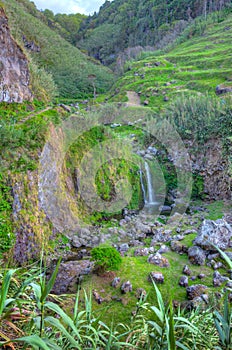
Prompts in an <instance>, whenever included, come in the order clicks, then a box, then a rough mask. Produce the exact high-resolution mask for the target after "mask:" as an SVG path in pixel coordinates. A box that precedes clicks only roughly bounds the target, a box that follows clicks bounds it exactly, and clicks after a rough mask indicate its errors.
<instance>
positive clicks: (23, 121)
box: [18, 107, 52, 124]
mask: <svg viewBox="0 0 232 350" xmlns="http://www.w3.org/2000/svg"><path fill="white" fill-rule="evenodd" d="M49 109H52V107H47V108H44V109H42V110H41V111H38V112H36V113H31V114H29V115H28V116H26V117H25V118H23V119H22V120H20V121H19V122H18V124H23V123H25V122H26V121H27V120H29V119H31V118H33V117H35V116H36V115H39V114H42V113H44V112H46V111H48V110H49Z"/></svg>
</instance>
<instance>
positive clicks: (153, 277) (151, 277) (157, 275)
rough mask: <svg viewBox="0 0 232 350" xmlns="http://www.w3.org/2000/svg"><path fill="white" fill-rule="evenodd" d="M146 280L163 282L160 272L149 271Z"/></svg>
mask: <svg viewBox="0 0 232 350" xmlns="http://www.w3.org/2000/svg"><path fill="white" fill-rule="evenodd" d="M148 281H150V282H152V281H154V282H155V283H159V284H162V283H164V276H163V274H162V273H161V272H151V273H150V274H149V277H148Z"/></svg>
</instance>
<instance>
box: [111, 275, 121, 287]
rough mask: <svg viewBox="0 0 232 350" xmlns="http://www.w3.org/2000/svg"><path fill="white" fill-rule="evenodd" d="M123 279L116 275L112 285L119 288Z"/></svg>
mask: <svg viewBox="0 0 232 350" xmlns="http://www.w3.org/2000/svg"><path fill="white" fill-rule="evenodd" d="M120 281H121V279H120V277H115V278H114V279H113V281H112V283H111V286H112V287H114V288H117V287H118V285H119V283H120Z"/></svg>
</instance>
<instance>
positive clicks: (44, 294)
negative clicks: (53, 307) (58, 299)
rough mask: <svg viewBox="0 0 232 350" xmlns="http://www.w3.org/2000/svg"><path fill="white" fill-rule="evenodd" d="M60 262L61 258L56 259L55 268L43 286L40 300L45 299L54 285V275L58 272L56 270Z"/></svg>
mask: <svg viewBox="0 0 232 350" xmlns="http://www.w3.org/2000/svg"><path fill="white" fill-rule="evenodd" d="M60 263H61V258H60V259H59V260H58V262H57V265H56V268H55V270H54V271H53V274H52V275H51V278H50V279H49V281H48V282H47V284H46V285H45V288H44V289H43V291H42V295H41V302H42V301H44V300H46V298H47V296H48V294H49V293H50V291H51V290H52V287H53V286H54V283H55V280H56V276H57V274H58V270H59V267H60Z"/></svg>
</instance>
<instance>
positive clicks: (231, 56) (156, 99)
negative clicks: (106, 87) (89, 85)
mask: <svg viewBox="0 0 232 350" xmlns="http://www.w3.org/2000/svg"><path fill="white" fill-rule="evenodd" d="M231 23H232V15H231V14H229V15H228V17H226V18H225V19H224V20H223V21H222V22H221V23H212V21H211V20H210V21H209V22H208V23H207V22H206V25H205V27H206V28H205V30H204V32H203V33H202V35H198V36H195V37H194V36H193V37H190V35H189V37H187V38H186V40H185V41H184V42H183V43H181V44H177V45H176V46H174V47H173V48H172V49H171V50H170V51H169V52H167V53H165V54H163V55H157V54H156V53H150V54H149V56H148V57H146V58H143V59H140V60H138V61H134V62H131V63H130V64H129V63H127V66H129V67H130V70H129V71H127V72H126V73H125V74H124V75H123V76H122V78H121V79H119V80H118V81H117V83H116V85H115V87H114V88H115V90H116V89H118V91H117V94H115V95H114V96H113V97H112V100H113V101H117V100H118V99H117V96H120V98H121V96H122V95H123V96H125V94H126V91H128V90H133V91H135V92H139V93H140V96H141V102H142V103H143V102H144V101H145V100H148V101H149V107H153V108H154V109H155V110H162V109H164V108H165V107H166V105H167V104H169V103H170V102H172V101H173V100H175V98H176V97H178V96H179V95H180V94H181V93H183V94H191V95H194V94H203V93H205V92H206V91H207V92H208V93H209V94H211V95H215V88H216V86H217V85H219V84H222V83H223V84H225V85H226V86H232V83H231V81H230V79H231V77H232V48H231V44H230V38H231V34H232V26H231ZM225 28H226V29H225ZM187 30H188V29H187ZM183 36H184V34H183ZM187 39H188V40H187ZM177 43H178V42H177ZM156 62H159V63H160V65H159V66H156ZM148 64H149V66H147V65H148ZM112 91H113V90H112ZM164 96H165V97H168V99H169V100H168V102H165V101H164Z"/></svg>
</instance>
